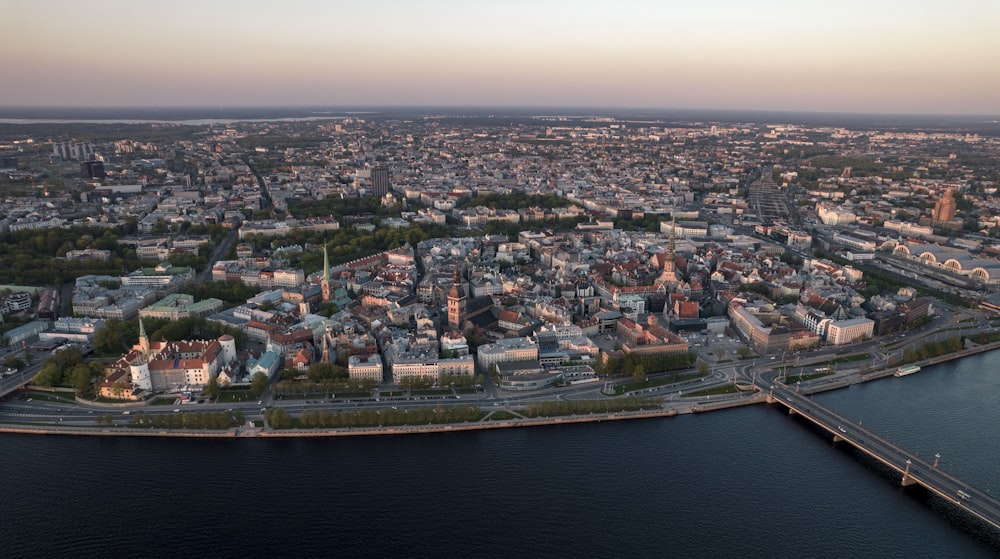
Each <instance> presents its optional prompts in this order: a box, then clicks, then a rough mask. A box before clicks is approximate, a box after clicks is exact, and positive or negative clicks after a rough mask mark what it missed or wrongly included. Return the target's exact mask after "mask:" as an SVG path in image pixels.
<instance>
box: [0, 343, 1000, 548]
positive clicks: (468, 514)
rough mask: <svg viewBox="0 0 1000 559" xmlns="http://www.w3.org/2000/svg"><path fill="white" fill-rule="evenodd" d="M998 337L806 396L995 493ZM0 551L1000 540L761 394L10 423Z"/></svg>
mask: <svg viewBox="0 0 1000 559" xmlns="http://www.w3.org/2000/svg"><path fill="white" fill-rule="evenodd" d="M998 357H1000V354H997V353H996V352H994V353H993V354H985V355H979V356H974V357H970V358H967V359H965V360H963V361H960V362H956V363H951V364H946V365H939V366H936V367H930V368H926V369H924V370H923V371H921V372H920V373H917V374H915V375H910V376H908V377H905V378H901V379H897V378H889V379H884V380H881V381H877V382H874V383H869V384H866V385H855V386H852V387H850V388H849V389H845V390H840V391H836V392H830V393H827V394H821V395H817V396H816V397H815V399H816V400H817V401H818V402H821V403H823V404H824V405H827V406H829V407H831V408H833V409H835V410H837V411H839V412H842V413H844V414H845V415H847V416H848V417H852V418H855V419H860V420H862V421H863V423H864V425H865V426H867V427H869V428H872V429H873V430H875V431H876V432H878V433H880V434H881V435H883V436H885V437H886V438H889V439H890V440H893V441H895V442H897V443H899V444H900V445H901V446H903V447H904V448H907V449H909V450H912V451H915V452H918V453H919V454H920V456H921V457H925V456H927V457H932V456H933V455H934V454H935V453H940V454H941V457H942V458H941V467H942V468H943V469H946V470H948V471H950V472H951V473H953V474H955V475H957V476H958V477H960V478H962V479H964V480H965V481H966V482H967V483H969V484H970V485H972V486H975V487H978V488H981V489H984V490H989V491H990V492H991V493H994V494H995V492H996V491H1000V406H998V405H997V403H998V395H1000V367H998V366H997V365H996V364H995V363H996V361H997V359H998ZM0 448H2V450H0V452H2V456H3V470H2V472H3V473H2V479H3V491H2V493H0V495H2V498H0V513H2V517H0V549H2V550H3V551H2V554H3V557H7V558H10V557H32V558H36V557H241V558H245V557H782V556H797V557H851V556H856V557H963V558H964V557H996V556H998V555H1000V532H998V531H996V530H993V529H991V528H988V527H986V526H984V525H983V524H981V523H979V522H977V521H975V520H972V519H970V518H968V517H966V516H965V515H964V514H962V513H961V512H960V511H958V510H957V509H955V508H953V507H952V506H951V505H949V504H947V503H945V502H943V501H941V500H940V499H938V498H936V497H933V496H928V494H927V493H926V492H924V491H923V490H921V489H919V488H913V487H911V488H908V489H905V490H904V489H902V488H901V487H899V483H898V482H899V480H898V479H897V478H896V477H895V476H894V475H893V474H891V473H890V472H888V471H886V470H885V469H883V468H882V467H880V466H879V465H877V464H875V463H873V462H872V461H871V460H869V459H867V458H865V457H863V456H860V455H858V453H857V452H855V451H854V450H852V449H850V448H849V447H846V446H844V445H842V444H834V443H833V442H832V441H831V440H830V438H829V436H828V435H823V434H820V433H819V432H817V431H815V430H813V429H812V428H810V427H809V426H808V425H807V424H805V423H803V422H802V421H801V420H800V419H797V418H795V417H789V416H788V415H786V413H785V412H784V411H783V409H782V408H780V407H767V406H764V405H760V406H752V407H747V408H739V409H734V410H728V411H721V412H712V413H705V414H699V415H685V416H678V417H672V418H663V419H652V420H638V421H628V422H613V423H595V424H578V425H565V426H553V427H538V428H531V429H509V430H490V431H482V432H468V433H451V434H429V435H416V436H407V437H403V436H397V437H373V438H337V439H325V440H317V439H301V440H281V441H273V440H233V441H204V440H187V439H183V440H182V439H163V440H157V439H128V438H117V439H111V438H96V437H95V438H90V437H60V436H28V435H4V436H0Z"/></svg>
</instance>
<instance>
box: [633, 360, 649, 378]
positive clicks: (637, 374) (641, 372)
mask: <svg viewBox="0 0 1000 559" xmlns="http://www.w3.org/2000/svg"><path fill="white" fill-rule="evenodd" d="M632 377H633V378H634V379H635V380H637V381H639V382H646V367H643V366H642V365H641V364H640V365H636V366H635V368H634V369H632Z"/></svg>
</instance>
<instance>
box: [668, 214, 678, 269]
mask: <svg viewBox="0 0 1000 559" xmlns="http://www.w3.org/2000/svg"><path fill="white" fill-rule="evenodd" d="M676 234H677V222H676V221H674V215H673V214H670V242H669V243H667V258H669V259H670V262H673V261H674V259H675V258H676V255H675V254H674V251H675V250H676V249H677V245H676Z"/></svg>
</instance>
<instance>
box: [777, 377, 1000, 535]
mask: <svg viewBox="0 0 1000 559" xmlns="http://www.w3.org/2000/svg"><path fill="white" fill-rule="evenodd" d="M770 388H771V393H770V395H769V399H770V401H777V402H780V403H781V404H783V405H784V406H785V407H787V408H788V409H789V410H790V411H791V412H794V413H797V414H799V415H801V416H802V417H804V418H805V419H808V420H809V421H811V422H813V423H814V424H816V425H817V426H819V427H820V428H822V429H824V430H826V431H828V432H829V433H831V434H832V435H833V436H834V440H835V441H838V442H840V441H843V442H845V443H847V444H850V445H851V446H853V447H855V448H857V449H858V450H860V451H862V452H864V453H865V454H867V455H869V456H871V457H873V458H875V459H876V460H878V461H879V462H881V463H882V464H885V465H886V466H888V467H890V468H892V469H893V470H895V471H897V472H899V473H900V474H901V476H902V484H903V485H912V484H919V485H921V486H923V487H925V488H927V490H929V491H931V492H933V493H935V494H937V495H939V496H940V497H941V498H943V499H945V500H948V501H950V502H952V503H953V504H955V505H956V506H958V507H959V508H961V509H963V510H965V511H966V512H968V513H970V514H972V515H973V516H975V517H977V518H979V519H980V520H982V521H984V522H986V523H987V524H990V525H991V526H993V527H994V528H997V529H1000V501H997V500H996V499H994V498H993V497H991V496H990V495H989V494H987V493H986V492H985V491H981V490H979V489H977V488H975V487H972V486H970V485H969V484H968V483H966V482H964V481H962V480H960V479H958V478H957V477H955V476H953V475H951V474H949V473H948V472H946V471H944V470H942V469H941V468H939V467H937V464H935V463H930V462H927V461H926V460H924V459H922V458H920V457H919V456H917V455H916V454H913V453H912V452H909V451H908V450H905V449H903V448H901V447H899V446H897V445H896V444H894V443H893V442H892V441H889V440H886V439H884V438H882V437H880V436H879V435H878V434H877V433H875V432H873V431H871V430H869V429H867V428H865V427H862V426H861V425H860V424H858V423H855V422H853V421H851V420H849V419H847V418H846V417H843V416H842V415H840V414H838V413H837V412H835V411H833V410H831V409H829V408H826V407H824V406H821V405H819V404H817V403H816V402H814V401H812V400H810V399H809V398H807V397H806V396H803V395H802V394H799V393H797V392H795V391H794V390H792V389H790V388H788V387H786V386H784V385H782V384H778V383H774V384H772V385H771V386H770Z"/></svg>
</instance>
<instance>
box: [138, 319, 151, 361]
mask: <svg viewBox="0 0 1000 559" xmlns="http://www.w3.org/2000/svg"><path fill="white" fill-rule="evenodd" d="M139 351H141V352H142V356H143V357H144V358H145V359H149V336H147V335H146V325H145V324H143V323H142V319H141V318H140V319H139Z"/></svg>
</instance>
